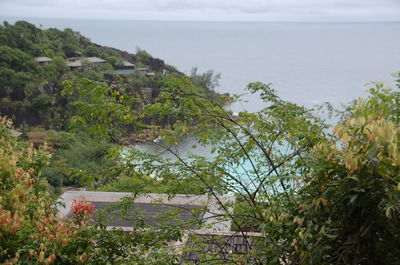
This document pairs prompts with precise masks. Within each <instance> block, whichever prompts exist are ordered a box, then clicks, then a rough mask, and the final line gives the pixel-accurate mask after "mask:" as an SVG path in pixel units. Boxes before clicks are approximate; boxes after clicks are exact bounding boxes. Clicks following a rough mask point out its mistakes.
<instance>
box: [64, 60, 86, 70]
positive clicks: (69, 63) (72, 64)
mask: <svg viewBox="0 0 400 265" xmlns="http://www.w3.org/2000/svg"><path fill="white" fill-rule="evenodd" d="M66 64H67V66H69V68H71V69H73V70H79V69H82V63H81V61H80V60H77V61H66Z"/></svg>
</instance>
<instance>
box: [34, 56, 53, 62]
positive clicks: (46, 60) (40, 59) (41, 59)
mask: <svg viewBox="0 0 400 265" xmlns="http://www.w3.org/2000/svg"><path fill="white" fill-rule="evenodd" d="M34 60H35V61H36V62H38V63H39V64H49V63H51V62H52V61H53V60H52V59H51V58H49V57H45V56H41V57H35V58H34Z"/></svg>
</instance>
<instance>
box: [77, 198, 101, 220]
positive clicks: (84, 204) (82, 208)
mask: <svg viewBox="0 0 400 265" xmlns="http://www.w3.org/2000/svg"><path fill="white" fill-rule="evenodd" d="M95 209H96V207H95V206H94V204H93V203H91V202H88V201H86V200H85V199H84V198H82V199H80V200H74V203H73V204H72V207H71V210H72V213H73V214H74V215H75V216H87V215H91V214H93V213H94V211H95Z"/></svg>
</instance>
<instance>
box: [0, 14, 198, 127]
mask: <svg viewBox="0 0 400 265" xmlns="http://www.w3.org/2000/svg"><path fill="white" fill-rule="evenodd" d="M171 75H172V76H178V77H183V74H182V73H180V72H178V71H177V70H176V69H175V68H174V67H172V66H170V65H167V64H166V63H165V62H164V61H163V60H161V59H158V58H154V57H152V56H151V55H150V54H148V53H147V52H146V51H144V50H138V51H137V52H136V54H132V53H129V52H126V51H121V50H118V49H115V48H111V47H104V46H101V45H98V44H95V43H92V42H91V41H90V40H89V39H88V38H86V37H85V36H82V35H81V34H80V33H78V32H76V31H73V30H72V29H68V28H67V29H64V30H59V29H55V28H50V29H44V30H42V29H40V28H37V27H36V26H35V25H33V24H30V23H28V22H26V21H18V22H16V23H15V24H14V25H11V24H9V23H7V22H4V23H3V25H1V26H0V112H1V113H2V114H3V115H7V116H9V117H11V118H12V120H13V122H14V124H15V126H16V127H21V126H42V127H44V128H47V129H49V128H54V129H58V130H63V129H65V126H66V124H65V120H67V119H68V117H70V116H71V115H73V114H74V113H71V112H70V111H71V110H70V109H69V108H68V104H69V103H70V102H68V100H67V98H66V97H64V96H62V95H61V90H62V88H63V82H64V81H65V80H71V79H74V78H84V79H89V80H93V81H101V82H106V83H107V84H108V85H110V86H111V87H113V90H118V91H119V92H120V93H126V94H127V96H129V97H135V98H137V99H138V101H140V102H142V104H139V105H144V104H147V103H149V102H151V101H152V100H153V99H154V98H155V97H157V94H158V93H159V92H157V91H159V90H160V89H161V88H162V87H163V86H164V81H165V79H167V78H169V76H171ZM149 90H151V91H149ZM200 90H201V89H200ZM144 97H150V100H148V98H147V99H146V100H144V99H143V98H144ZM144 101H146V102H144Z"/></svg>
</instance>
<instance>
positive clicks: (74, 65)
mask: <svg viewBox="0 0 400 265" xmlns="http://www.w3.org/2000/svg"><path fill="white" fill-rule="evenodd" d="M65 63H66V64H67V65H68V66H69V67H70V68H71V69H82V68H84V66H85V65H89V66H99V65H102V64H104V63H106V60H103V59H101V58H98V57H84V58H80V59H77V60H74V59H73V58H69V59H67V60H66V61H65Z"/></svg>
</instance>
